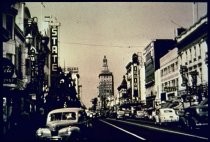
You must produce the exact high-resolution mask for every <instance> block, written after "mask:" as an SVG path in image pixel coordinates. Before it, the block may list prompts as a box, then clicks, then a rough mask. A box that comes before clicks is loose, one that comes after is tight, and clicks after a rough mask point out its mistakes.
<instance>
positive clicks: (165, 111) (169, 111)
mask: <svg viewBox="0 0 210 142" xmlns="http://www.w3.org/2000/svg"><path fill="white" fill-rule="evenodd" d="M164 113H173V111H172V110H164Z"/></svg>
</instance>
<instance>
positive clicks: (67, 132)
mask: <svg viewBox="0 0 210 142" xmlns="http://www.w3.org/2000/svg"><path fill="white" fill-rule="evenodd" d="M66 134H68V135H70V134H71V127H69V128H68V129H67V130H66Z"/></svg>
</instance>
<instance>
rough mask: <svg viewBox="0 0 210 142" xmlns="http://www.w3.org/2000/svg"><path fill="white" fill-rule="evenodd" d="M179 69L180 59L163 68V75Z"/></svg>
mask: <svg viewBox="0 0 210 142" xmlns="http://www.w3.org/2000/svg"><path fill="white" fill-rule="evenodd" d="M176 70H178V61H177V62H175V63H172V64H171V65H169V66H167V67H165V68H164V69H162V70H161V77H162V76H164V75H167V74H169V73H171V72H175V71H176Z"/></svg>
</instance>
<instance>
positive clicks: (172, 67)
mask: <svg viewBox="0 0 210 142" xmlns="http://www.w3.org/2000/svg"><path fill="white" fill-rule="evenodd" d="M171 69H172V72H174V64H172V65H171Z"/></svg>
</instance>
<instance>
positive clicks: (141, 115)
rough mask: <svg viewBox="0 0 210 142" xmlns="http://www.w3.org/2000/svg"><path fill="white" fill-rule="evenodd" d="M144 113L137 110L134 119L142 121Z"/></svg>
mask: <svg viewBox="0 0 210 142" xmlns="http://www.w3.org/2000/svg"><path fill="white" fill-rule="evenodd" d="M146 115H147V114H146V112H145V111H144V110H137V111H136V114H135V116H134V117H135V118H136V119H144V118H145V117H146Z"/></svg>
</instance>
